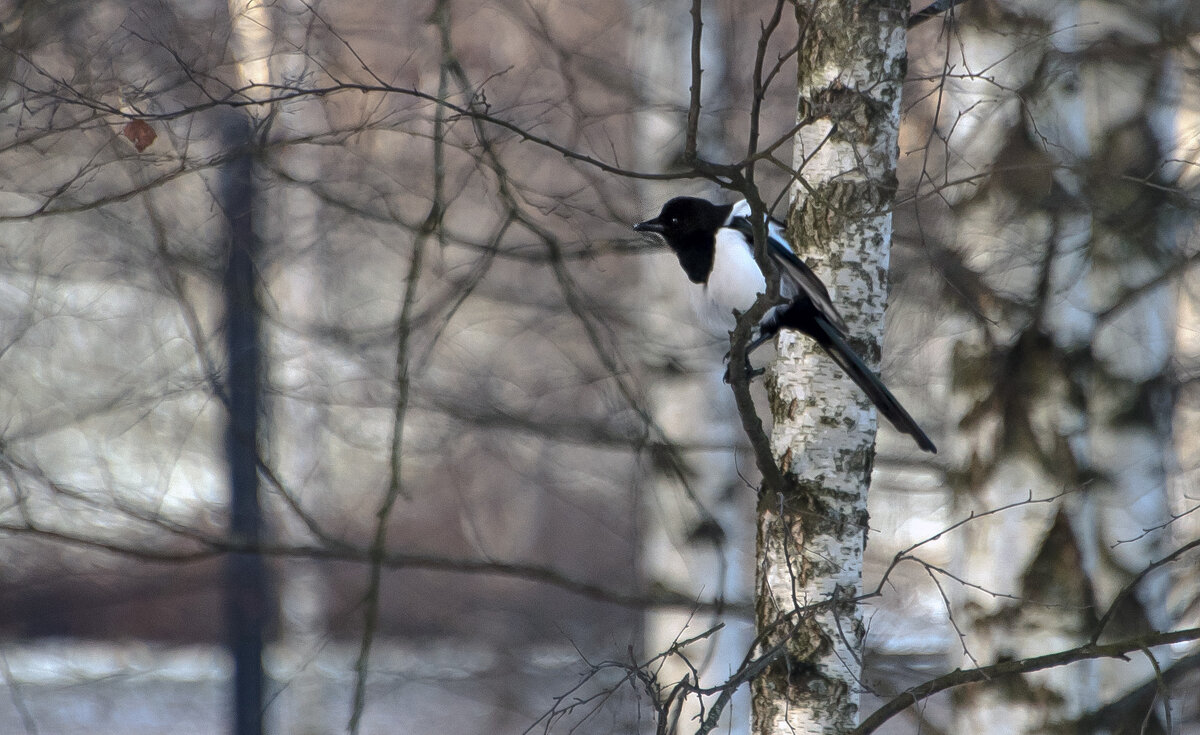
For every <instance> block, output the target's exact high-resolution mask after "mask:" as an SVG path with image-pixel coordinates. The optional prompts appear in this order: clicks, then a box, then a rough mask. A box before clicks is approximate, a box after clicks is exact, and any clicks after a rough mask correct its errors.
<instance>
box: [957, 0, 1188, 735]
mask: <svg viewBox="0 0 1200 735" xmlns="http://www.w3.org/2000/svg"><path fill="white" fill-rule="evenodd" d="M1184 7H1185V3H1182V2H1174V3H1158V4H1153V5H1146V6H1140V7H1137V8H1134V7H1133V6H1122V7H1121V8H1119V9H1118V7H1117V6H1114V5H1106V4H1087V5H1085V4H1083V3H1076V2H1049V1H1047V2H1035V3H1025V4H1023V5H1022V6H1020V7H1013V8H1008V9H1004V10H1001V9H999V7H998V6H997V8H994V9H993V8H988V7H987V6H981V7H980V8H978V9H971V11H970V12H971V15H969V16H968V23H967V25H966V26H965V27H964V28H963V29H962V36H963V42H962V46H961V48H963V49H966V53H967V54H968V56H972V55H974V54H975V53H976V52H973V51H972V50H973V49H976V50H978V52H977V53H978V56H976V57H975V58H967V59H964V62H965V64H966V66H967V67H969V68H972V69H980V68H983V67H984V66H985V65H989V64H991V63H992V62H993V61H994V60H995V59H997V58H1000V57H1002V56H1004V55H1006V54H1008V55H1011V57H1012V59H1013V61H1011V62H1008V63H1003V64H1000V65H998V66H997V67H995V68H994V69H991V70H989V77H990V78H989V79H988V80H983V79H977V80H964V81H962V82H961V83H959V84H957V85H953V86H951V90H952V91H951V94H950V95H949V96H950V97H951V98H956V99H954V102H953V105H952V107H953V109H954V110H970V109H971V108H973V107H974V106H975V105H976V104H977V103H979V102H981V101H982V102H983V103H984V104H983V106H982V107H979V108H976V109H974V110H972V111H971V112H970V113H968V117H967V118H965V119H954V121H953V124H956V125H963V126H964V127H968V128H971V129H973V131H974V132H973V133H972V135H973V137H974V138H975V139H976V141H977V142H975V143H974V144H973V145H974V146H975V148H974V150H972V151H971V157H970V159H969V161H968V163H969V165H970V166H971V169H972V170H973V171H979V170H986V169H988V168H991V167H993V166H994V167H995V168H996V171H995V172H994V173H992V174H991V176H990V177H989V179H988V181H987V184H986V186H985V187H983V188H981V189H978V190H973V191H970V192H969V196H968V197H967V198H966V200H965V201H962V202H961V204H960V205H959V206H958V208H957V223H956V224H957V229H958V238H959V252H960V254H961V256H962V257H963V259H964V262H965V263H967V264H968V267H970V268H972V269H976V270H978V272H979V273H980V275H981V278H982V283H984V284H985V287H986V288H987V290H988V295H987V296H986V297H985V298H983V299H981V300H980V303H983V304H988V305H990V306H988V307H985V309H986V310H985V311H984V313H983V314H981V316H983V317H984V318H983V319H982V320H979V321H976V322H975V324H974V325H973V326H972V327H971V328H970V329H967V330H964V331H963V332H960V337H959V339H958V344H957V346H956V348H955V359H954V361H953V370H954V374H953V382H954V385H955V391H956V399H955V402H956V404H957V407H956V412H957V413H958V420H959V422H960V425H961V427H962V434H961V442H960V443H959V445H958V446H957V448H955V449H953V450H952V451H953V452H954V456H953V458H952V461H953V463H954V464H956V465H958V467H959V470H960V471H959V472H955V473H953V475H952V477H955V478H958V480H957V484H958V486H959V493H958V495H957V497H958V498H960V502H963V503H965V504H966V505H967V506H968V507H969V508H970V509H971V510H974V511H980V510H985V509H989V508H996V507H1000V506H1003V505H1006V504H1010V503H1014V502H1020V501H1021V500H1022V499H1024V498H1026V497H1028V496H1030V495H1031V494H1032V496H1034V497H1042V498H1045V497H1051V496H1054V495H1056V494H1058V493H1061V492H1063V491H1069V492H1067V494H1065V495H1063V496H1062V497H1060V498H1058V499H1057V500H1055V501H1054V503H1053V504H1052V506H1051V507H1050V509H1049V510H1047V506H1046V505H1040V506H1038V505H1028V506H1024V507H1021V508H1017V509H1014V510H1011V511H1006V512H1005V513H1003V514H997V515H993V516H989V517H987V518H984V519H981V520H980V522H979V523H977V524H976V525H974V526H973V532H972V533H970V534H965V535H963V536H962V537H960V538H961V543H962V544H963V546H962V548H961V553H960V555H959V558H960V559H961V568H959V569H958V570H957V571H958V572H959V573H961V574H962V575H963V576H964V577H965V578H966V579H968V580H969V581H971V582H972V583H975V584H979V585H981V586H982V587H983V588H984V589H985V590H987V591H988V592H991V593H1001V595H1003V596H996V595H994V594H988V593H987V592H984V591H982V590H965V591H962V592H960V593H959V599H958V600H957V610H956V612H955V618H956V619H957V620H958V621H959V623H960V625H961V626H962V627H963V628H964V630H963V632H964V633H965V634H966V638H965V640H964V646H965V653H964V656H963V661H962V665H963V666H972V665H976V664H979V665H987V664H991V663H994V662H996V661H998V660H1003V659H1019V658H1023V657H1026V656H1030V655H1035V654H1039V653H1044V652H1046V651H1047V650H1051V649H1060V648H1067V647H1070V646H1074V645H1078V644H1081V643H1084V642H1086V641H1088V640H1089V639H1090V638H1091V637H1092V636H1093V634H1095V633H1096V629H1097V618H1098V617H1099V616H1100V615H1102V614H1103V613H1104V612H1105V610H1107V608H1108V607H1109V606H1110V605H1111V604H1112V603H1113V601H1114V599H1115V598H1116V597H1117V594H1118V592H1119V591H1120V590H1121V588H1122V587H1124V586H1125V585H1126V584H1127V583H1129V582H1130V581H1131V580H1132V579H1133V576H1134V575H1135V574H1136V573H1137V572H1138V571H1139V570H1140V569H1141V568H1142V567H1144V566H1145V565H1146V564H1147V563H1149V562H1150V561H1152V560H1153V559H1155V558H1158V557H1159V556H1161V555H1162V554H1163V553H1164V551H1165V542H1166V541H1167V539H1168V536H1167V534H1168V533H1169V532H1167V531H1163V530H1158V531H1151V532H1147V530H1148V529H1154V528H1155V527H1157V526H1160V525H1161V524H1163V523H1165V522H1166V521H1167V520H1168V519H1169V505H1168V495H1167V482H1166V481H1167V471H1168V466H1169V462H1170V451H1171V450H1170V444H1171V435H1170V425H1171V413H1172V405H1173V403H1174V392H1173V389H1172V388H1171V387H1170V380H1169V376H1168V370H1169V363H1170V358H1171V354H1172V349H1173V347H1172V344H1173V334H1172V331H1173V326H1174V321H1175V318H1174V310H1173V306H1172V297H1171V293H1170V290H1169V287H1168V285H1167V283H1166V279H1165V278H1163V277H1164V276H1165V275H1166V274H1167V273H1168V271H1169V270H1170V269H1171V268H1172V266H1173V264H1174V263H1175V262H1176V261H1177V259H1178V253H1177V244H1176V238H1177V230H1176V226H1175V225H1174V224H1173V223H1172V213H1171V208H1170V207H1169V206H1168V204H1167V201H1166V197H1165V196H1164V194H1163V192H1164V191H1165V190H1166V189H1167V187H1169V186H1171V185H1172V184H1173V182H1172V181H1168V180H1167V177H1168V176H1169V175H1170V174H1169V170H1168V169H1166V168H1164V167H1163V162H1164V160H1165V159H1166V158H1169V157H1170V156H1168V155H1166V154H1167V150H1166V143H1165V139H1164V137H1163V136H1164V133H1165V132H1166V130H1167V127H1168V126H1169V125H1170V122H1169V121H1170V115H1171V108H1172V105H1173V102H1172V100H1171V96H1172V95H1171V90H1170V84H1169V82H1168V75H1167V73H1166V68H1167V65H1168V64H1169V61H1168V39H1166V38H1165V37H1164V34H1165V33H1167V32H1168V29H1169V28H1170V27H1171V26H1172V24H1173V23H1176V22H1177V21H1178V14H1179V13H1180V12H1181V11H1182V10H1183V9H1184ZM997 87H1000V88H1003V89H1006V90H1021V94H1020V99H1017V97H1016V96H1015V95H1013V96H1005V99H1006V102H1005V103H1003V105H1002V106H996V107H992V106H991V105H992V104H993V102H989V101H988V100H989V99H990V100H993V101H994V100H995V98H996V89H997ZM996 113H1000V114H996ZM949 115H950V116H953V115H954V112H953V110H951V111H950V112H949ZM976 116H977V117H976ZM989 141H990V142H989ZM952 145H953V144H952ZM989 147H990V150H989ZM980 153H983V154H984V155H983V156H981V155H980ZM984 156H986V157H987V158H985V157H984ZM951 179H953V176H952V177H951ZM963 333H965V334H966V335H967V336H965V337H963V336H961V335H962V334H963ZM1167 581H1168V580H1167V579H1166V577H1165V576H1163V575H1151V576H1150V577H1148V578H1147V579H1146V580H1144V581H1143V582H1142V583H1141V584H1140V585H1139V586H1138V588H1137V589H1136V593H1135V595H1134V596H1133V597H1132V598H1131V599H1129V600H1127V601H1126V602H1125V604H1124V605H1123V606H1122V609H1121V610H1119V611H1118V614H1117V617H1115V618H1114V620H1113V621H1112V622H1111V623H1110V624H1109V625H1108V627H1107V629H1106V631H1105V632H1106V633H1108V634H1133V633H1137V632H1142V631H1146V630H1149V629H1158V630H1163V629H1165V628H1166V627H1167V626H1168V625H1169V621H1168V620H1167V619H1166V617H1167V615H1166V612H1165V611H1166V604H1165V603H1166V600H1165V594H1166V584H1167ZM1155 655H1157V656H1159V661H1160V663H1163V664H1166V663H1167V662H1168V661H1167V660H1166V658H1169V657H1168V655H1167V654H1166V652H1165V651H1162V652H1155ZM1131 667H1132V668H1131ZM1135 672H1140V675H1141V676H1145V677H1148V678H1153V671H1152V669H1151V665H1150V663H1149V662H1148V661H1147V660H1146V658H1145V657H1140V658H1139V660H1137V661H1132V662H1121V663H1119V664H1116V665H1114V664H1113V663H1111V662H1107V661H1092V662H1085V663H1081V664H1077V665H1075V666H1071V667H1064V668H1058V669H1052V670H1049V671H1045V672H1039V673H1038V674H1037V675H1030V676H1027V677H1025V679H1024V681H1023V682H1021V683H1020V684H1019V685H1013V686H980V687H968V688H963V689H961V690H959V691H958V692H957V693H956V695H955V704H956V712H955V721H954V727H953V728H952V729H953V730H954V731H956V732H985V731H986V732H991V733H1027V732H1043V731H1046V730H1050V729H1055V728H1057V727H1059V726H1061V725H1062V724H1063V723H1065V722H1070V721H1073V720H1076V719H1078V718H1079V717H1080V716H1081V715H1083V714H1084V713H1085V712H1087V711H1088V710H1090V709H1093V708H1095V707H1096V706H1098V704H1101V703H1103V702H1105V701H1109V700H1111V699H1112V698H1114V697H1115V696H1118V695H1119V694H1120V693H1123V692H1124V691H1127V689H1128V688H1130V687H1132V686H1134V685H1136V684H1139V683H1141V681H1140V680H1139V674H1138V673H1135ZM1141 715H1142V716H1144V715H1145V713H1144V712H1142V713H1141ZM1135 729H1136V728H1135Z"/></svg>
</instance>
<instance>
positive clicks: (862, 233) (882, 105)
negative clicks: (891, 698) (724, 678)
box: [753, 1, 907, 735]
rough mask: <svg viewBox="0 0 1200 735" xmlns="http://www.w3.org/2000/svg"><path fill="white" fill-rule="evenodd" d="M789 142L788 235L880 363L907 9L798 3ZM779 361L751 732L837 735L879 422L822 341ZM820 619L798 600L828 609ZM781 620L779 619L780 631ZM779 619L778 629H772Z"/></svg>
mask: <svg viewBox="0 0 1200 735" xmlns="http://www.w3.org/2000/svg"><path fill="white" fill-rule="evenodd" d="M797 13H798V17H799V22H800V28H801V31H800V32H801V38H802V43H801V48H800V75H799V90H800V112H799V119H800V121H801V122H804V123H807V124H806V125H805V127H804V128H803V129H802V130H801V132H800V134H799V136H798V139H797V144H796V152H795V166H796V168H798V169H800V175H801V176H802V177H803V180H804V184H802V185H798V186H796V187H795V189H794V197H793V202H792V210H791V214H790V216H789V223H788V225H789V231H790V233H791V235H792V238H793V241H794V242H795V243H796V244H797V246H798V249H799V250H800V254H801V256H802V257H803V258H804V259H805V260H806V261H807V262H808V263H809V264H810V265H811V266H813V268H814V270H815V271H816V272H817V274H818V275H819V276H821V278H822V279H823V280H824V281H825V282H826V283H827V284H828V285H829V287H830V290H831V294H832V295H833V298H834V302H835V303H836V304H837V305H838V307H839V309H841V310H842V313H843V315H844V316H845V318H846V321H847V323H848V324H849V326H850V333H851V336H852V338H854V339H855V340H856V341H857V343H856V347H857V348H858V349H859V351H860V352H861V353H862V354H863V356H864V358H865V359H866V360H867V361H868V363H869V364H873V365H874V366H876V367H877V366H878V364H879V354H880V340H881V337H882V334H883V319H884V307H885V304H886V297H887V265H888V246H889V243H890V240H891V230H892V223H891V215H890V213H888V212H887V208H888V206H889V204H890V199H891V196H892V193H893V190H894V181H895V166H896V154H897V135H898V129H899V112H900V107H899V104H900V86H901V83H902V81H903V77H904V64H905V31H904V21H905V19H906V17H907V6H906V5H904V4H901V3H896V2H871V3H857V4H848V3H841V2H836V1H835V2H824V1H817V2H802V3H800V4H799V5H798V6H797ZM779 341H780V358H779V360H778V362H777V363H776V365H775V366H774V367H773V369H772V371H771V373H770V376H769V379H768V389H769V391H770V392H771V404H772V411H773V413H774V419H775V429H774V433H773V436H772V444H773V447H774V451H775V454H776V456H777V457H778V459H779V464H780V467H781V468H782V469H783V470H784V472H785V473H786V477H787V479H788V482H789V487H788V488H786V489H785V490H784V491H783V492H782V493H780V494H778V495H775V494H772V493H766V494H764V497H763V499H762V501H761V502H760V507H759V530H758V532H759V539H758V544H759V548H758V554H759V570H758V580H757V587H758V589H757V603H756V605H757V619H758V625H759V629H760V632H765V633H766V634H767V644H768V646H770V645H776V644H778V643H780V642H783V635H784V634H786V642H784V645H785V647H786V650H787V657H786V660H784V661H781V662H780V663H779V664H777V665H774V666H772V667H771V668H770V669H768V670H767V671H766V672H764V674H763V675H762V676H760V677H759V678H758V679H757V680H756V681H755V683H754V695H753V696H754V725H753V729H754V732H756V733H758V734H759V735H769V734H774V733H792V732H804V733H825V732H829V733H832V732H843V731H845V730H848V729H850V728H851V727H853V726H854V725H855V724H856V723H857V719H858V702H859V694H860V691H861V664H862V640H863V626H862V619H861V616H860V613H859V611H858V609H857V605H856V604H855V603H854V602H853V601H852V598H854V597H855V596H856V595H857V594H858V593H859V592H860V591H861V589H862V555H863V545H864V542H865V536H866V530H867V511H866V497H867V484H868V481H869V478H870V473H871V466H872V462H873V459H874V439H875V416H874V410H873V409H872V408H871V407H870V404H869V402H868V401H867V399H866V397H865V396H863V395H862V394H861V393H860V392H859V391H858V390H857V389H856V387H855V386H854V384H853V383H852V382H851V381H850V380H849V379H848V378H846V377H845V376H844V375H842V374H841V371H840V370H839V369H838V368H837V366H836V365H834V363H833V362H832V361H830V360H829V359H828V357H826V356H825V355H823V354H821V352H820V349H819V348H818V347H816V345H815V344H813V343H811V342H810V341H807V340H804V339H798V338H796V337H795V336H793V335H791V334H789V333H784V336H782V337H781V338H780V340H779ZM831 600H835V602H833V604H831V605H828V606H826V607H822V608H821V609H820V611H819V612H817V613H816V614H808V613H804V614H802V615H801V616H800V617H799V621H798V622H799V625H798V626H797V627H796V629H795V630H794V631H793V630H791V624H794V623H796V622H797V617H796V615H795V614H794V611H795V610H796V608H797V607H798V606H803V605H809V604H817V603H827V602H829V601H831ZM785 621H786V622H785ZM781 623H784V624H783V625H782V626H781Z"/></svg>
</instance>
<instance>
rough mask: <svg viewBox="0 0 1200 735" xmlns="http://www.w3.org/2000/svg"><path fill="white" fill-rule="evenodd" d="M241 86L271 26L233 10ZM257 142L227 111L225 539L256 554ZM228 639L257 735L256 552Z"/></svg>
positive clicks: (247, 560)
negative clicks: (227, 486) (227, 480)
mask: <svg viewBox="0 0 1200 735" xmlns="http://www.w3.org/2000/svg"><path fill="white" fill-rule="evenodd" d="M229 17H230V23H231V27H232V28H233V32H234V37H235V39H237V42H235V44H234V46H235V49H234V53H235V55H236V58H237V71H238V78H239V81H240V82H241V83H242V84H244V85H245V84H253V83H260V84H261V83H266V82H269V81H270V77H269V69H268V67H267V61H268V59H269V58H270V45H271V37H270V30H269V29H270V27H271V26H270V23H269V19H268V18H267V16H266V12H265V11H264V10H263V9H262V8H261V7H258V8H256V7H251V6H249V5H246V4H245V3H243V2H242V0H231V2H230V7H229ZM255 135H256V132H255V130H254V128H253V126H252V125H251V120H250V118H249V116H247V115H246V114H245V113H244V112H242V111H241V110H229V111H226V112H225V113H224V114H223V119H222V121H221V146H222V148H223V149H224V150H225V151H227V152H228V154H229V156H230V158H229V160H228V162H226V163H225V164H224V165H222V166H221V168H220V173H219V176H220V180H221V184H220V187H219V189H218V196H219V197H220V207H221V209H222V211H224V213H225V217H226V219H227V220H228V223H229V231H228V237H229V247H228V262H227V270H226V273H225V281H224V284H223V294H224V299H225V344H226V350H227V352H228V361H229V366H228V375H227V378H226V394H227V397H228V400H229V423H228V426H227V428H226V434H225V450H226V456H227V460H228V463H229V471H230V501H229V505H230V510H229V535H230V538H231V539H233V541H234V543H237V544H242V545H245V546H246V547H247V548H249V549H254V548H255V547H256V546H257V545H258V544H259V543H260V541H261V540H262V537H263V515H262V507H261V503H260V499H259V483H258V458H259V418H260V415H261V413H262V401H263V396H262V374H263V348H262V336H261V333H262V324H261V311H262V310H261V307H260V303H259V294H258V291H259V284H258V279H259V268H260V266H259V264H258V263H256V260H257V258H258V252H259V248H258V241H257V233H256V232H255V226H256V219H257V216H256V215H257V213H256V206H255V204H256V202H255V200H256V197H257V192H256V187H255V183H254V156H253V152H252V148H253V147H254V145H255V144H256V141H255ZM226 574H227V588H226V593H225V594H226V610H227V616H228V617H227V624H228V626H229V630H228V639H229V647H230V652H231V654H232V657H233V663H234V671H233V722H232V728H231V732H233V733H234V734H235V735H258V733H261V732H263V711H264V708H265V707H266V698H265V696H264V685H265V681H264V671H263V652H264V648H265V645H266V628H267V623H268V620H269V619H270V615H271V608H272V607H273V602H272V601H271V599H270V593H269V591H268V584H269V583H268V578H267V568H266V564H265V563H264V561H263V557H262V555H261V554H258V553H256V552H254V551H249V552H243V553H235V554H231V555H230V556H229V560H228V563H227V568H226Z"/></svg>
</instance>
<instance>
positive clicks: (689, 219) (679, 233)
mask: <svg viewBox="0 0 1200 735" xmlns="http://www.w3.org/2000/svg"><path fill="white" fill-rule="evenodd" d="M729 212H730V207H729V206H728V205H725V206H722V205H719V204H713V203H712V202H710V201H708V200H706V199H700V198H698V197H675V198H674V199H672V200H670V201H669V202H667V203H666V204H664V205H663V208H662V211H661V212H659V213H658V216H657V217H655V218H654V219H648V220H646V221H645V222H639V223H637V224H636V225H634V226H633V229H635V230H637V231H638V232H653V233H656V234H659V235H662V236H663V238H664V239H666V241H667V244H668V245H670V246H671V247H672V248H674V249H675V250H676V251H679V250H680V248H681V246H683V245H684V243H687V242H689V241H690V240H692V239H693V238H695V237H696V235H698V234H707V235H708V237H709V238H711V237H712V234H713V233H715V232H716V231H717V229H719V228H720V227H721V225H723V224H725V220H726V218H728V217H729Z"/></svg>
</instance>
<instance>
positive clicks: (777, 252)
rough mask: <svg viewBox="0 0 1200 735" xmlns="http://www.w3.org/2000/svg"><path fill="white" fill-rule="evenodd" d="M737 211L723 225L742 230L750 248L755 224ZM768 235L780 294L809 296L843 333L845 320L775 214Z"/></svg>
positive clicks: (790, 299) (791, 298) (768, 254)
mask: <svg viewBox="0 0 1200 735" xmlns="http://www.w3.org/2000/svg"><path fill="white" fill-rule="evenodd" d="M740 204H741V203H740V202H739V205H740ZM738 210H739V206H735V207H734V209H733V212H734V214H733V216H731V217H730V218H729V221H728V222H727V223H726V224H725V226H726V227H728V228H730V229H733V230H737V231H738V232H740V233H742V236H743V237H745V238H746V242H747V243H750V245H751V248H753V243H754V225H753V224H752V223H751V221H750V218H749V217H748V216H743V215H741V214H740V212H739V211H738ZM767 235H768V236H767V256H768V257H769V258H770V259H771V263H772V264H774V266H775V269H776V270H777V271H778V272H779V278H780V283H779V291H780V295H781V296H783V297H784V298H785V299H788V300H789V301H794V300H795V299H796V298H798V297H805V296H806V297H808V300H809V301H811V302H812V304H813V306H814V307H815V308H816V310H817V311H819V312H820V313H821V315H822V316H824V317H825V319H826V320H828V321H829V323H830V324H832V325H833V326H835V327H837V328H838V329H839V330H841V331H842V333H843V334H845V332H846V329H847V328H846V322H845V320H843V319H842V315H841V314H839V313H838V310H837V307H835V306H834V305H833V300H832V299H830V298H829V290H828V289H826V288H825V284H824V283H822V282H821V279H820V278H818V277H817V274H816V273H813V270H812V268H809V267H808V264H807V263H805V262H804V261H803V260H801V259H800V256H799V255H796V253H795V251H793V250H792V246H791V244H790V243H789V242H788V241H787V238H786V237H785V235H784V229H783V223H782V222H780V221H779V220H777V219H775V218H774V217H768V218H767Z"/></svg>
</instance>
